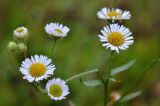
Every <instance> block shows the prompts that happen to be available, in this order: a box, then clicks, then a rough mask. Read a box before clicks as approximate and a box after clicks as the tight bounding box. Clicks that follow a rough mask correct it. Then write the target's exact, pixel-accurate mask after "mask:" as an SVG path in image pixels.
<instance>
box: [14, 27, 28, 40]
mask: <svg viewBox="0 0 160 106" xmlns="http://www.w3.org/2000/svg"><path fill="white" fill-rule="evenodd" d="M14 37H15V38H16V39H19V40H22V39H26V38H27V37H28V29H27V28H25V27H19V28H17V29H16V30H14Z"/></svg>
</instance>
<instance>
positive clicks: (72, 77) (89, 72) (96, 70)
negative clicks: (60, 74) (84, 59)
mask: <svg viewBox="0 0 160 106" xmlns="http://www.w3.org/2000/svg"><path fill="white" fill-rule="evenodd" d="M96 72H98V69H93V70H90V71H87V72H83V73H80V74H76V75H74V76H71V77H70V78H68V79H66V82H69V81H72V80H74V79H76V78H79V77H82V76H85V75H88V74H92V73H96Z"/></svg>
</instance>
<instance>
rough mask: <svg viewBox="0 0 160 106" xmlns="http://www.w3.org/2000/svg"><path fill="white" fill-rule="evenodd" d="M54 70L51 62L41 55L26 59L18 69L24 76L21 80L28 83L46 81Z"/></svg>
mask: <svg viewBox="0 0 160 106" xmlns="http://www.w3.org/2000/svg"><path fill="white" fill-rule="evenodd" d="M55 69H56V68H55V65H53V64H52V60H51V59H48V57H46V56H43V55H40V56H38V55H34V56H31V58H26V59H25V60H24V61H23V62H22V64H21V67H20V71H21V73H22V74H23V75H24V77H23V79H27V80H28V81H29V82H33V81H36V82H38V81H40V80H43V79H47V78H48V77H50V76H51V75H53V72H54V71H55Z"/></svg>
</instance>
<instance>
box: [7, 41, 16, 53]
mask: <svg viewBox="0 0 160 106" xmlns="http://www.w3.org/2000/svg"><path fill="white" fill-rule="evenodd" d="M7 48H8V50H9V51H12V52H15V51H17V44H16V43H15V42H13V41H11V42H9V43H8V45H7Z"/></svg>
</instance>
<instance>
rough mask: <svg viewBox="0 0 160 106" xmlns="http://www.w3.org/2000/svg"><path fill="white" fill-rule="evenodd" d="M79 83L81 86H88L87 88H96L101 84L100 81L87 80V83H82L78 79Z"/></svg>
mask: <svg viewBox="0 0 160 106" xmlns="http://www.w3.org/2000/svg"><path fill="white" fill-rule="evenodd" d="M80 82H81V83H82V84H84V85H85V86H89V87H96V86H99V85H102V84H103V83H102V82H101V80H88V81H82V79H80Z"/></svg>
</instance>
